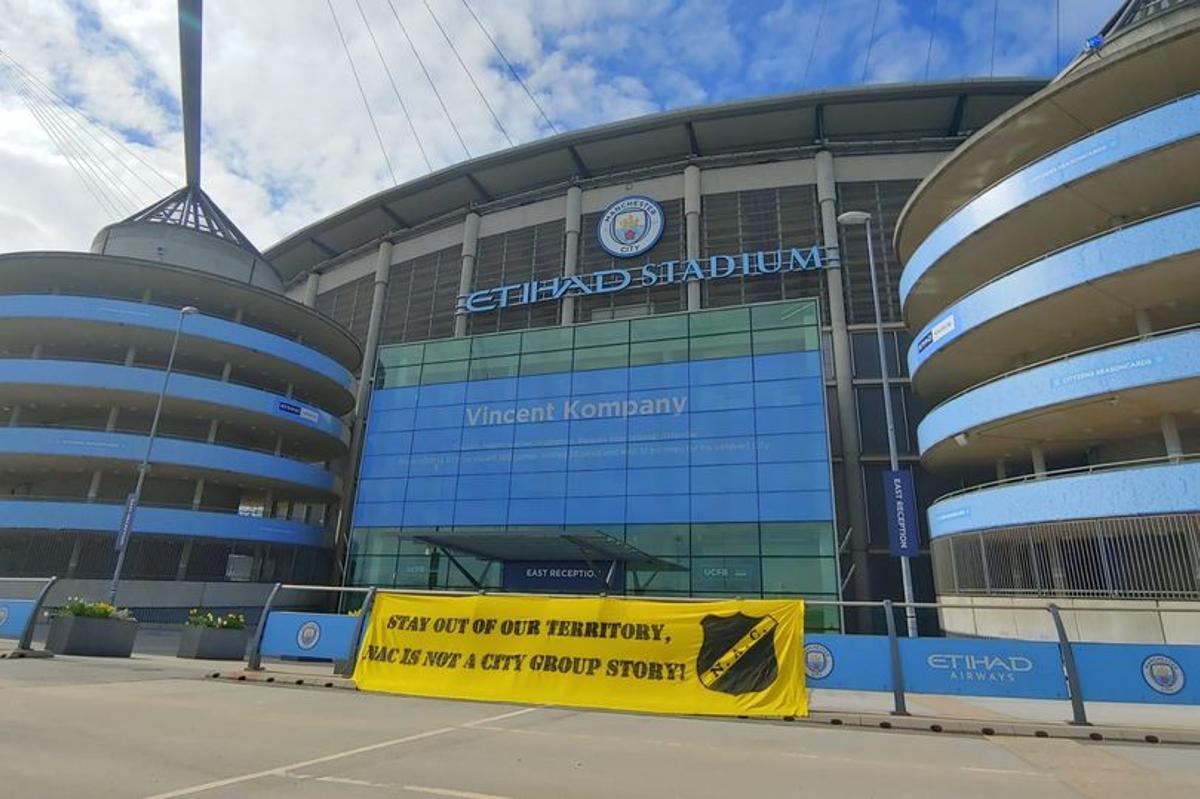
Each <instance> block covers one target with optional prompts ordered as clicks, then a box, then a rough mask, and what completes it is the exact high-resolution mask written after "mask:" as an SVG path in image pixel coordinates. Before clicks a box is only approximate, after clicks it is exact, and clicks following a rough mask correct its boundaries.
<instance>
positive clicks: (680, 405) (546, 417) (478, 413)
mask: <svg viewBox="0 0 1200 799" xmlns="http://www.w3.org/2000/svg"><path fill="white" fill-rule="evenodd" d="M687 401H688V398H687V397H686V396H675V397H649V398H646V399H640V400H635V399H629V400H609V401H603V400H597V401H587V400H574V399H566V400H562V401H555V400H551V401H549V402H540V403H536V404H533V405H523V406H521V407H519V408H515V407H514V408H493V407H492V406H490V405H476V406H474V407H472V408H467V410H466V423H467V427H479V426H483V425H496V424H526V423H531V422H558V421H571V420H577V419H627V418H629V417H631V416H681V415H683V414H684V413H686V412H687Z"/></svg>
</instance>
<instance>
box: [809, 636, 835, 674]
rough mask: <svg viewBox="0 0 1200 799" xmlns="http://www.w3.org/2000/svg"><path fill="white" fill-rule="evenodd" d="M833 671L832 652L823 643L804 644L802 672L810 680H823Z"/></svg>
mask: <svg viewBox="0 0 1200 799" xmlns="http://www.w3.org/2000/svg"><path fill="white" fill-rule="evenodd" d="M832 673H833V652H831V651H829V647H827V646H825V645H824V644H805V645H804V674H805V676H806V677H808V679H810V680H823V679H825V678H826V677H828V676H829V675H830V674H832Z"/></svg>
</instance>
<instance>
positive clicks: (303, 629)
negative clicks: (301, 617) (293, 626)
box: [296, 621, 321, 652]
mask: <svg viewBox="0 0 1200 799" xmlns="http://www.w3.org/2000/svg"><path fill="white" fill-rule="evenodd" d="M320 640H321V625H319V624H317V623H316V622H315V621H306V622H304V624H301V625H300V629H299V630H298V631H297V632H296V646H298V647H300V648H301V649H303V650H304V651H306V652H307V651H308V650H310V649H312V648H313V647H314V646H316V645H317V641H320Z"/></svg>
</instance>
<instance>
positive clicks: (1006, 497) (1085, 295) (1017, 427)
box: [895, 0, 1200, 640]
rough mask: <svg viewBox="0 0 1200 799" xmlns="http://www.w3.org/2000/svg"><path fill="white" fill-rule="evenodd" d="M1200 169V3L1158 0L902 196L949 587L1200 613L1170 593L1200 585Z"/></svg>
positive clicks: (1145, 629) (1134, 6)
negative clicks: (955, 483) (956, 483)
mask: <svg viewBox="0 0 1200 799" xmlns="http://www.w3.org/2000/svg"><path fill="white" fill-rule="evenodd" d="M1198 174H1200V3H1196V2H1191V1H1190V0H1189V1H1188V2H1143V1H1142V0H1136V1H1135V2H1129V3H1126V4H1124V5H1123V7H1122V8H1121V9H1120V11H1119V12H1118V13H1117V15H1116V16H1115V17H1114V18H1113V20H1112V21H1111V22H1110V23H1109V25H1108V26H1107V27H1106V28H1105V30H1104V31H1103V32H1102V34H1101V35H1100V36H1099V37H1097V38H1095V39H1093V40H1092V41H1091V42H1090V46H1089V49H1088V50H1087V51H1085V52H1084V53H1083V54H1082V55H1081V56H1080V57H1079V58H1077V59H1076V60H1075V62H1074V63H1072V64H1071V65H1070V67H1069V68H1068V69H1067V70H1066V71H1065V72H1064V73H1063V74H1062V75H1060V76H1059V77H1058V78H1057V79H1056V80H1054V81H1053V82H1052V83H1051V84H1050V85H1049V86H1047V87H1046V88H1045V89H1043V90H1041V91H1039V92H1037V93H1036V94H1034V95H1033V96H1031V97H1029V98H1028V99H1026V100H1024V101H1023V102H1022V103H1020V104H1019V105H1017V106H1016V107H1014V108H1012V109H1010V110H1009V111H1007V112H1005V113H1004V114H1002V115H1000V116H999V117H998V118H997V119H995V120H994V121H992V122H991V123H990V124H988V125H987V126H986V127H985V128H984V129H983V130H981V131H979V132H978V133H976V134H975V135H974V136H972V137H971V138H970V139H969V140H968V141H967V142H966V143H965V144H964V145H963V146H962V147H961V148H959V149H958V150H957V151H956V152H955V153H954V154H953V155H952V156H950V157H949V158H948V159H946V160H945V161H944V162H943V163H942V164H941V165H940V166H939V167H938V168H937V169H936V170H935V171H934V172H933V173H932V174H931V175H930V176H929V177H928V178H926V179H925V181H924V182H923V183H922V184H921V186H920V187H919V188H918V189H917V190H916V192H915V194H914V195H913V197H912V199H911V200H910V201H909V203H908V205H907V207H906V208H905V209H904V212H903V214H902V215H901V218H900V221H899V223H898V225H897V228H896V234H895V250H896V252H897V254H898V255H899V257H900V258H901V259H902V260H903V261H904V262H905V268H904V272H903V275H902V277H901V280H900V285H899V291H900V301H901V304H902V306H903V309H904V315H905V319H906V320H907V322H908V325H909V328H910V330H911V331H912V343H911V344H910V346H909V349H908V353H907V360H908V368H909V371H910V373H911V374H912V381H913V386H914V388H915V390H916V393H917V395H918V396H919V397H920V398H921V400H922V401H923V402H924V403H925V404H926V405H927V406H929V407H930V408H931V410H930V411H929V412H928V414H927V415H926V416H925V418H924V419H923V421H922V422H921V423H920V426H919V428H918V430H917V440H918V445H919V449H920V455H921V461H922V464H923V465H924V466H925V468H926V469H928V470H930V471H932V472H934V473H936V474H939V475H942V476H944V477H946V478H948V479H952V480H961V481H962V483H963V486H964V487H963V489H962V490H959V491H956V492H954V493H953V494H951V495H948V496H944V497H942V498H940V499H938V500H937V501H936V502H934V503H933V505H932V506H931V508H930V509H929V527H930V533H931V535H932V539H933V543H932V550H933V563H934V567H935V572H936V582H937V593H938V596H939V597H940V598H941V599H942V600H946V601H954V602H965V603H967V604H970V603H972V602H974V603H976V604H983V603H987V604H989V605H992V606H994V605H995V603H997V602H1006V603H1009V604H1015V605H1019V604H1022V603H1025V602H1029V601H1031V600H1034V601H1044V600H1045V598H1047V597H1053V598H1055V599H1056V601H1058V602H1060V603H1071V602H1076V601H1081V600H1082V601H1087V602H1088V603H1090V604H1094V603H1095V602H1097V601H1104V602H1107V603H1110V605H1111V607H1112V608H1113V611H1114V612H1113V613H1110V614H1106V616H1105V617H1104V619H1103V621H1102V622H1100V623H1099V625H1100V626H1102V627H1104V628H1105V629H1104V632H1103V634H1104V635H1107V636H1115V637H1118V638H1122V639H1127V640H1130V639H1131V640H1143V639H1144V640H1150V639H1153V640H1159V639H1158V638H1156V637H1155V636H1158V635H1160V634H1163V633H1164V630H1168V628H1175V633H1176V634H1179V632H1180V629H1181V628H1180V625H1183V624H1187V625H1194V624H1195V620H1194V619H1195V617H1194V616H1179V615H1168V614H1161V613H1158V612H1157V610H1158V609H1159V608H1161V607H1172V608H1175V609H1179V608H1180V607H1184V608H1186V607H1192V608H1194V607H1195V606H1196V605H1195V602H1196V600H1197V599H1200V463H1197V461H1196V460H1195V453H1196V452H1197V448H1198V446H1200V372H1198V371H1197V370H1198V369H1200V330H1198V329H1197V324H1198V323H1200V204H1198V203H1200V185H1198V184H1197V181H1196V176H1197V175H1198ZM1181 603H1182V604H1181ZM1080 618H1081V619H1082V618H1083V616H1082V615H1081V616H1080ZM1093 618H1094V617H1093ZM942 621H943V626H944V627H945V628H946V629H947V630H949V631H951V632H961V633H968V634H983V635H994V634H999V635H1011V634H1014V633H1016V632H1019V630H1020V628H1021V624H1020V622H1019V621H1018V620H1017V617H1016V616H1015V615H1014V614H1012V613H1008V614H1005V613H1002V612H997V611H995V610H987V611H984V610H979V611H972V610H960V611H946V612H944V614H943V620H942ZM1080 623H1081V624H1082V623H1083V622H1080ZM1194 635H1195V627H1194V626H1192V627H1191V633H1190V634H1188V635H1186V636H1184V637H1185V638H1187V640H1194Z"/></svg>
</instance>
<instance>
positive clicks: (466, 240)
mask: <svg viewBox="0 0 1200 799" xmlns="http://www.w3.org/2000/svg"><path fill="white" fill-rule="evenodd" d="M478 254H479V214H477V213H475V212H474V211H471V212H470V213H469V214H467V218H466V221H464V222H463V245H462V269H461V270H460V271H459V273H458V309H457V310H456V311H455V312H454V337H455V338H462V337H463V336H465V335H467V309H466V308H465V307H464V306H463V303H464V302H465V301H466V298H467V295H468V294H470V293H471V284H472V283H473V282H474V281H475V257H476V256H477V255H478Z"/></svg>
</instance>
